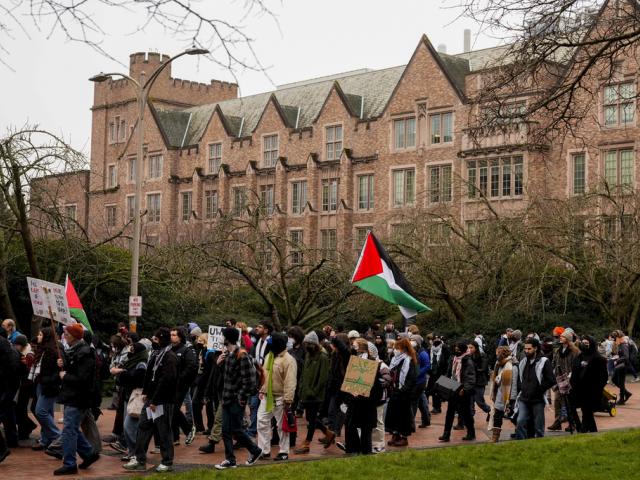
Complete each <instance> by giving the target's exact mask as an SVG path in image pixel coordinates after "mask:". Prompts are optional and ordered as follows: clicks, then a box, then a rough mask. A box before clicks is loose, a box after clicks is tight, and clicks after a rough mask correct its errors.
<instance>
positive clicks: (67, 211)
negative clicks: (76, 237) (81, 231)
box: [64, 205, 78, 230]
mask: <svg viewBox="0 0 640 480" xmlns="http://www.w3.org/2000/svg"><path fill="white" fill-rule="evenodd" d="M77 213H78V207H77V206H76V205H65V206H64V224H65V228H66V229H67V230H75V228H76V226H77V225H76V221H77V220H78V218H77Z"/></svg>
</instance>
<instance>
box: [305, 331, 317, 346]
mask: <svg viewBox="0 0 640 480" xmlns="http://www.w3.org/2000/svg"><path fill="white" fill-rule="evenodd" d="M304 342H306V343H313V344H315V345H320V341H319V340H318V335H317V334H316V332H314V331H313V330H312V331H310V332H309V333H307V334H306V335H305V337H304Z"/></svg>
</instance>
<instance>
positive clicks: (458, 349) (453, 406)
mask: <svg viewBox="0 0 640 480" xmlns="http://www.w3.org/2000/svg"><path fill="white" fill-rule="evenodd" d="M467 345H468V344H467V343H466V342H462V341H461V342H458V343H456V345H455V347H454V350H453V353H454V356H453V359H452V361H451V366H450V368H449V371H448V372H447V376H448V377H449V378H451V379H453V380H455V381H457V382H458V383H459V384H460V385H462V388H461V389H460V390H459V391H458V393H457V394H455V395H452V396H451V398H449V402H448V405H447V415H446V417H445V422H444V432H443V433H442V435H441V436H440V437H438V440H439V441H441V442H448V441H450V439H451V429H452V428H453V420H454V417H455V415H456V412H457V413H458V417H459V419H460V420H461V422H462V423H464V426H465V428H466V429H467V435H466V436H464V437H462V440H465V441H471V440H475V439H476V429H475V424H474V422H473V417H472V416H471V402H472V400H473V392H474V389H475V386H476V367H475V365H474V363H473V360H471V356H470V353H471V352H469V351H468V346H467Z"/></svg>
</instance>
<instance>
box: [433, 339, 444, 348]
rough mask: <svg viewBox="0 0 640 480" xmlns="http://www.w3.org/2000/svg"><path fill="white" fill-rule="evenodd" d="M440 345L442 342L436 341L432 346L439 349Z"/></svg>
mask: <svg viewBox="0 0 640 480" xmlns="http://www.w3.org/2000/svg"><path fill="white" fill-rule="evenodd" d="M441 343H442V342H441V341H440V340H436V341H435V342H433V345H434V346H435V347H439V346H440V344H441Z"/></svg>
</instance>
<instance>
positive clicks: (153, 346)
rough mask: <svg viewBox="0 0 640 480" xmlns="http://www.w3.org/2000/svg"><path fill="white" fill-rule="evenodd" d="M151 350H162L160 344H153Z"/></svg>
mask: <svg viewBox="0 0 640 480" xmlns="http://www.w3.org/2000/svg"><path fill="white" fill-rule="evenodd" d="M151 348H152V349H153V350H160V344H159V343H157V342H153V343H152V344H151Z"/></svg>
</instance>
